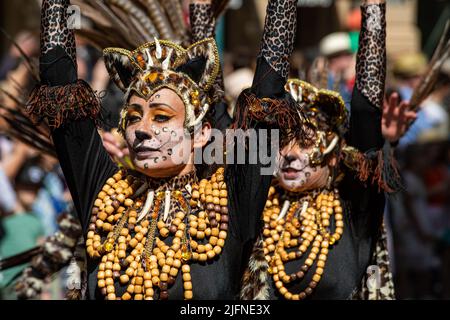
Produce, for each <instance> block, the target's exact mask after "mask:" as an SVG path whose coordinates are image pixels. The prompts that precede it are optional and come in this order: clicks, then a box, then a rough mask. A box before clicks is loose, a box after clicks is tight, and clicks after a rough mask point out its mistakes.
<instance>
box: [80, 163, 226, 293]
mask: <svg viewBox="0 0 450 320" xmlns="http://www.w3.org/2000/svg"><path fill="white" fill-rule="evenodd" d="M223 174H224V168H219V169H218V170H217V171H216V172H215V173H214V174H213V175H212V176H211V178H210V179H209V180H206V179H203V180H201V181H200V182H199V183H197V182H196V181H195V182H194V183H192V185H191V184H186V185H185V186H177V187H178V189H175V190H171V189H167V190H163V189H164V186H161V185H160V186H159V187H157V186H155V185H154V183H153V185H152V182H151V181H145V179H141V178H137V177H134V176H132V175H127V173H126V172H125V171H119V172H117V173H116V174H115V175H113V176H112V177H111V178H109V179H108V180H107V181H106V184H105V185H104V186H103V188H102V191H100V192H99V194H98V197H97V199H96V200H95V202H94V207H93V209H92V219H91V224H90V226H89V231H88V234H87V240H86V251H87V253H88V255H89V256H90V257H91V258H97V259H99V258H100V259H101V262H100V264H99V269H98V270H99V271H98V273H97V285H98V287H99V288H100V291H101V292H102V293H103V294H104V295H105V296H106V298H107V299H108V300H120V299H121V300H130V299H134V300H153V299H155V298H159V299H162V300H165V299H168V297H169V289H170V287H171V286H172V285H173V284H174V283H175V280H176V278H177V276H178V274H179V271H180V269H181V271H182V279H183V288H184V298H185V299H186V300H190V299H192V298H193V285H192V281H191V280H192V279H191V274H190V264H191V263H205V262H207V261H210V260H213V259H214V258H215V257H216V256H217V255H220V253H221V252H222V249H223V247H224V245H225V239H226V237H227V231H228V206H227V205H228V204H227V189H226V183H225V181H224V175H223ZM194 176H195V175H194ZM151 187H156V189H151ZM145 191H147V194H145ZM171 211H172V212H173V214H171V215H169V213H170V212H171ZM169 237H172V238H169ZM164 240H166V241H164ZM116 283H120V284H121V285H122V286H126V291H125V293H124V294H122V295H121V296H117V295H116V286H115V284H116Z"/></svg>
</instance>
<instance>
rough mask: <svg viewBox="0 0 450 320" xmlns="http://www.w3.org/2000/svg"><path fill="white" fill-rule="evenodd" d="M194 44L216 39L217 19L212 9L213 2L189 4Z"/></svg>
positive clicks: (203, 1)
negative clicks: (207, 39)
mask: <svg viewBox="0 0 450 320" xmlns="http://www.w3.org/2000/svg"><path fill="white" fill-rule="evenodd" d="M189 17H190V22H191V32H192V42H193V43H195V42H198V41H200V40H203V39H206V38H214V37H215V32H216V19H215V18H214V14H213V9H212V0H191V2H190V4H189Z"/></svg>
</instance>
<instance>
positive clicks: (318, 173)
mask: <svg viewBox="0 0 450 320" xmlns="http://www.w3.org/2000/svg"><path fill="white" fill-rule="evenodd" d="M310 151H311V150H309V149H301V148H300V147H299V146H298V145H296V144H294V145H292V144H291V145H289V146H288V147H285V148H284V149H283V150H281V153H280V156H279V158H278V164H277V171H276V173H275V176H276V178H277V179H278V181H279V183H280V185H281V186H283V188H285V189H287V190H290V191H304V190H309V189H313V188H314V187H316V186H317V184H321V183H322V180H323V176H325V177H326V176H327V174H328V171H329V170H328V167H326V166H322V165H314V164H312V163H311V161H310V153H311V152H310Z"/></svg>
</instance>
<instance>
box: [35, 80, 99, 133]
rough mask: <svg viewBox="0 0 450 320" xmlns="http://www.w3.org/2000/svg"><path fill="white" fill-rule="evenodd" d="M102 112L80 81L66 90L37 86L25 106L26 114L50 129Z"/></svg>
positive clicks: (87, 88) (97, 99)
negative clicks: (45, 124) (68, 121)
mask: <svg viewBox="0 0 450 320" xmlns="http://www.w3.org/2000/svg"><path fill="white" fill-rule="evenodd" d="M100 110H101V104H100V99H99V98H98V97H97V96H96V94H95V92H94V91H92V89H91V87H90V86H89V84H87V83H86V82H84V81H83V80H78V81H77V82H75V83H73V84H69V85H65V86H55V87H51V86H47V85H39V86H37V87H36V88H34V90H33V91H32V93H31V95H30V99H29V100H28V102H27V113H28V114H29V115H30V116H31V118H32V119H33V120H34V121H35V122H37V123H40V122H42V121H44V120H46V122H47V125H48V126H49V127H50V128H51V129H56V128H59V127H60V126H61V125H62V124H64V122H66V121H67V120H80V119H83V118H87V117H89V118H92V119H94V120H96V118H97V116H98V115H99V113H100Z"/></svg>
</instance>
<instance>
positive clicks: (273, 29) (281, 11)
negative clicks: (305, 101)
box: [259, 0, 297, 79]
mask: <svg viewBox="0 0 450 320" xmlns="http://www.w3.org/2000/svg"><path fill="white" fill-rule="evenodd" d="M296 4H297V1H296V0H270V1H269V4H268V5H267V12H266V21H265V25H264V33H263V39H262V44H261V50H260V54H259V57H264V58H265V59H266V60H267V62H268V63H269V64H270V65H271V66H272V68H273V69H274V70H275V71H276V72H277V73H279V74H280V75H281V76H282V77H283V78H285V79H287V77H288V75H289V57H290V56H291V54H292V51H293V50H294V40H295V33H296V31H297V6H296Z"/></svg>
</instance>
